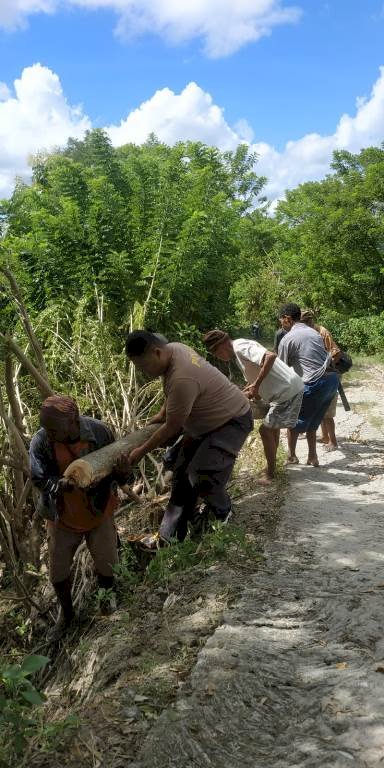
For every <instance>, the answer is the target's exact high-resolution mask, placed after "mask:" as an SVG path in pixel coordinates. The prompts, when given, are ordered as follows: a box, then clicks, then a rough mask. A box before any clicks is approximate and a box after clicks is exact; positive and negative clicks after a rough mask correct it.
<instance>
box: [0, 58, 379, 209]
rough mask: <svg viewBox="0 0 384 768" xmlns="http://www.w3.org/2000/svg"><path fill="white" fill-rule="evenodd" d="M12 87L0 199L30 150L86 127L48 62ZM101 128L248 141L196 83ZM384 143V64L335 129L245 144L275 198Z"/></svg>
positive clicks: (128, 135) (2, 144) (225, 145)
mask: <svg viewBox="0 0 384 768" xmlns="http://www.w3.org/2000/svg"><path fill="white" fill-rule="evenodd" d="M3 86H4V84H3ZM14 88H15V95H11V94H10V93H9V89H8V90H7V87H6V88H4V87H3V90H2V91H1V90H0V93H1V92H2V93H3V99H4V100H3V101H0V197H1V196H4V195H7V194H9V193H10V192H11V189H12V186H13V180H14V177H15V175H21V176H23V177H25V178H28V176H29V173H30V172H29V169H28V164H27V158H28V155H30V154H31V153H34V152H37V151H38V150H41V149H49V148H51V147H53V146H58V145H63V144H65V143H66V141H67V139H68V138H69V136H74V137H77V138H79V137H81V136H82V135H83V134H84V131H85V130H86V129H87V128H90V127H91V123H90V121H89V119H88V118H87V117H86V115H84V114H83V112H82V111H81V109H80V108H75V107H73V106H71V105H70V104H68V102H67V100H66V98H65V95H64V94H63V90H62V87H61V84H60V80H59V78H58V76H57V75H56V74H55V73H53V72H52V71H51V70H49V69H47V68H46V67H42V66H41V65H40V64H34V65H33V66H32V67H27V68H26V69H24V70H23V72H22V75H21V77H20V79H19V80H16V81H15V84H14ZM106 130H107V131H108V132H109V135H110V137H111V140H112V142H113V143H114V144H115V145H116V146H117V145H120V144H124V143H127V142H135V143H138V144H140V143H142V142H144V141H145V140H146V138H147V136H148V134H149V133H151V132H154V133H155V134H156V135H157V136H158V137H159V139H160V140H162V141H164V142H166V143H169V144H174V143H175V142H177V141H180V140H181V141H182V140H188V139H191V140H199V141H203V142H205V143H207V144H214V145H216V146H219V147H220V148H221V149H225V150H228V149H235V147H236V146H237V145H238V144H239V143H240V142H241V141H245V142H247V143H249V142H251V140H252V128H251V127H250V126H249V125H248V124H247V123H246V121H239V122H238V123H237V124H236V125H235V126H231V125H230V124H229V123H228V122H227V121H226V119H225V115H224V110H223V108H222V107H219V106H218V105H217V104H215V103H214V102H213V99H212V97H211V96H210V94H209V93H207V92H206V91H203V90H202V88H200V87H199V86H198V85H197V84H196V83H189V84H188V85H187V86H186V87H185V88H184V89H183V90H182V91H181V92H180V93H179V94H177V93H174V92H173V91H171V90H170V89H169V88H163V89H162V90H159V91H156V93H155V94H154V95H153V96H152V98H150V99H148V100H147V101H145V102H143V103H142V104H141V105H140V106H139V107H138V108H137V109H135V110H133V111H132V112H130V113H129V114H128V116H127V117H126V118H125V119H123V120H122V121H121V122H120V124H119V125H110V126H108V127H107V129H106ZM255 132H256V133H257V131H255ZM383 140H384V67H382V68H381V69H380V74H379V77H378V79H377V81H376V82H375V84H374V86H373V88H372V91H371V94H370V95H369V97H366V98H363V99H361V98H360V99H357V101H356V111H355V114H354V115H353V116H351V115H347V114H344V115H342V116H341V118H340V120H339V122H338V124H337V125H336V128H335V131H334V132H333V133H331V134H329V135H325V136H324V135H321V134H318V133H311V134H307V135H305V136H303V137H302V138H300V139H297V140H295V141H288V142H287V144H286V145H285V147H284V149H283V150H282V151H281V152H280V151H278V150H277V149H276V148H275V147H273V146H272V145H271V144H268V143H266V142H262V141H255V142H254V143H253V144H252V143H251V144H250V146H251V148H252V149H253V150H254V151H256V152H257V153H258V155H259V162H258V164H257V168H256V170H257V172H258V173H260V174H263V175H265V176H267V177H268V184H267V187H266V192H267V194H268V196H269V197H270V199H271V200H276V199H277V198H279V197H282V195H283V194H284V191H285V190H286V189H289V188H292V187H295V186H297V185H298V184H300V183H302V182H304V181H308V180H312V179H313V180H314V179H320V178H322V177H323V176H324V175H325V174H326V173H327V172H328V170H329V166H330V162H331V160H332V152H333V151H334V150H335V149H347V150H349V151H351V152H358V151H359V149H361V148H362V147H366V146H370V145H380V144H381V142H382V141H383Z"/></svg>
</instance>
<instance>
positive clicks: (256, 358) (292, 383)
mask: <svg viewBox="0 0 384 768" xmlns="http://www.w3.org/2000/svg"><path fill="white" fill-rule="evenodd" d="M233 349H234V352H235V354H236V361H237V363H238V365H239V368H240V370H241V371H242V373H243V376H244V378H245V379H246V381H247V382H248V383H249V384H253V382H254V381H255V380H256V379H257V377H258V375H259V373H260V368H261V365H262V360H263V357H264V355H265V354H266V352H267V351H268V350H267V349H265V347H263V346H262V344H259V343H258V342H257V341H251V339H235V340H234V342H233ZM303 389H304V384H303V380H302V379H301V378H300V376H298V375H297V373H295V371H294V370H293V368H290V367H289V366H288V365H286V364H285V363H283V361H282V360H279V358H278V357H277V358H276V360H275V362H274V363H273V366H272V368H271V370H270V371H269V373H268V374H267V375H266V377H265V379H264V381H262V382H261V384H260V387H259V394H260V396H261V397H262V398H263V400H265V401H266V402H267V403H284V402H285V401H286V400H291V399H292V398H293V397H295V395H298V394H299V392H302V391H303Z"/></svg>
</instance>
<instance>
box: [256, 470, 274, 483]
mask: <svg viewBox="0 0 384 768" xmlns="http://www.w3.org/2000/svg"><path fill="white" fill-rule="evenodd" d="M256 482H257V485H271V484H272V483H273V477H271V476H270V475H267V473H265V474H264V473H262V474H261V475H259V477H258V478H257V481H256Z"/></svg>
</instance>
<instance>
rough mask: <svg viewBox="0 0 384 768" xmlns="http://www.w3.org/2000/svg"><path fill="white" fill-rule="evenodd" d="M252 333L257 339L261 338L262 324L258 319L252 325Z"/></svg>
mask: <svg viewBox="0 0 384 768" xmlns="http://www.w3.org/2000/svg"><path fill="white" fill-rule="evenodd" d="M251 333H252V336H253V338H254V339H256V340H257V339H259V338H260V335H261V333H260V325H259V323H257V322H256V321H255V322H254V323H252V325H251Z"/></svg>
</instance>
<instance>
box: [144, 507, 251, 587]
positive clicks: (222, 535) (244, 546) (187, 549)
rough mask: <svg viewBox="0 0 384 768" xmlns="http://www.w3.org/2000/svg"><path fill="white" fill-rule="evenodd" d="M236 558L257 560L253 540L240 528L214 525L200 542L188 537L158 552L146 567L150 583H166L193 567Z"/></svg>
mask: <svg viewBox="0 0 384 768" xmlns="http://www.w3.org/2000/svg"><path fill="white" fill-rule="evenodd" d="M239 556H242V557H244V558H248V559H254V560H258V559H261V557H262V555H261V553H260V551H259V550H258V548H257V544H256V542H255V540H254V539H253V538H251V537H250V536H249V535H248V534H246V533H245V531H243V530H242V529H241V528H237V527H236V526H232V525H223V524H222V523H217V522H216V523H214V524H213V525H211V526H210V529H209V531H208V532H207V533H205V534H204V535H203V536H202V537H201V539H200V541H196V540H195V539H193V538H190V537H188V538H187V539H185V541H183V542H181V543H178V542H176V541H175V542H172V544H171V546H169V547H164V548H163V549H160V550H159V551H158V552H157V554H156V557H154V558H153V560H152V561H151V562H150V564H149V566H148V568H147V578H148V579H149V580H150V581H160V582H163V583H164V582H165V583H166V582H168V581H170V580H172V578H173V577H174V576H175V575H177V574H178V573H180V572H182V571H187V570H188V569H190V568H193V567H195V566H202V567H208V566H210V565H212V564H213V563H215V562H217V561H218V560H228V561H232V560H234V559H236V561H237V562H238V559H239Z"/></svg>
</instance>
